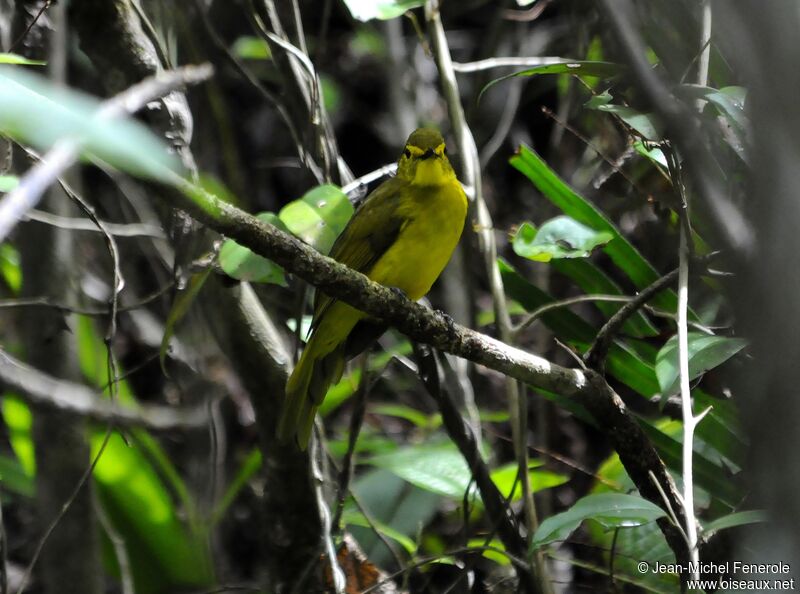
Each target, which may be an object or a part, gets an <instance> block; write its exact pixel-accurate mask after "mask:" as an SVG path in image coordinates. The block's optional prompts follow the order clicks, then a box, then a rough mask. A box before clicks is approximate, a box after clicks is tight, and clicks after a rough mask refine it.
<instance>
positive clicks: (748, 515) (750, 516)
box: [703, 510, 769, 538]
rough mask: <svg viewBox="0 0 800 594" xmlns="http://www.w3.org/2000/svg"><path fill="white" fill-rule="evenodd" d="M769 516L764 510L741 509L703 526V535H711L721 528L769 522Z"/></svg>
mask: <svg viewBox="0 0 800 594" xmlns="http://www.w3.org/2000/svg"><path fill="white" fill-rule="evenodd" d="M768 520H769V516H768V515H767V512H766V511H764V510H751V511H740V512H735V513H732V514H728V515H727V516H722V517H721V518H717V519H716V520H713V521H711V522H709V523H708V524H706V525H705V526H703V536H704V537H705V538H707V537H709V536H711V535H712V534H714V533H715V532H718V531H720V530H727V529H728V528H736V527H738V526H747V525H749V524H758V523H763V522H767V521H768Z"/></svg>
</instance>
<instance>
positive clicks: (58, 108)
mask: <svg viewBox="0 0 800 594" xmlns="http://www.w3.org/2000/svg"><path fill="white" fill-rule="evenodd" d="M99 108H100V102H99V101H97V100H96V99H95V98H93V97H90V96H88V95H85V94H83V93H79V92H77V91H72V90H70V89H66V88H63V87H60V86H58V85H54V84H52V83H50V82H49V81H47V80H46V79H45V78H43V77H41V76H39V75H36V74H33V73H31V72H27V71H24V70H21V69H15V68H11V67H7V66H3V67H0V132H2V133H3V134H6V135H8V136H10V137H12V138H13V139H15V140H17V141H19V142H22V143H25V144H30V145H33V146H35V147H36V148H38V149H40V150H46V149H48V148H50V147H51V146H52V145H53V144H55V143H56V142H57V141H59V140H62V139H65V138H70V139H73V140H75V141H76V142H78V143H79V146H80V149H81V154H82V156H83V157H84V158H95V159H99V160H101V161H105V162H106V163H108V164H109V165H111V166H113V167H115V168H116V169H119V170H120V171H125V172H127V173H131V174H133V175H136V176H139V177H143V178H148V179H153V180H157V181H162V182H167V183H172V182H174V179H175V175H176V174H180V173H182V171H183V168H182V166H181V163H180V160H179V159H178V157H177V156H176V155H175V154H173V153H171V152H170V151H169V150H168V149H167V146H166V144H165V143H164V142H162V141H161V139H159V138H158V137H157V136H156V135H154V134H153V133H152V132H150V130H148V129H147V128H146V127H145V126H144V125H143V124H141V123H139V122H138V121H136V120H135V119H133V118H118V119H113V120H110V119H102V118H99V117H97V116H98V110H99Z"/></svg>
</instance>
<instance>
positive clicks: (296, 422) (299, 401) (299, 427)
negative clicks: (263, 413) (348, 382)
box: [278, 333, 345, 450]
mask: <svg viewBox="0 0 800 594" xmlns="http://www.w3.org/2000/svg"><path fill="white" fill-rule="evenodd" d="M317 335H318V333H315V334H314V335H313V336H312V337H311V340H309V341H308V344H307V345H306V348H305V350H304V351H303V354H302V355H301V356H300V360H299V361H298V362H297V366H296V367H295V368H294V371H292V375H291V376H289V381H288V382H287V383H286V399H285V400H284V403H283V411H282V412H281V418H280V421H279V422H278V439H280V440H281V441H283V442H287V441H289V440H290V439H292V438H293V437H294V438H295V439H296V440H297V445H298V446H300V449H303V450H305V449H306V447H308V440H309V438H310V437H311V430H312V428H313V426H314V416H315V415H316V414H317V408H318V407H319V405H320V404H322V401H323V400H324V398H325V393H326V392H327V391H328V388H329V387H330V385H331V384H333V383H336V382H338V381H339V380H340V379H341V378H342V373H343V371H344V364H345V356H344V344H343V343H342V344H338V345H336V346H335V347H334V348H333V350H332V351H329V352H324V351H323V350H322V348H321V346H322V345H320V344H319V342H318V341H317V340H315V339H316V338H317Z"/></svg>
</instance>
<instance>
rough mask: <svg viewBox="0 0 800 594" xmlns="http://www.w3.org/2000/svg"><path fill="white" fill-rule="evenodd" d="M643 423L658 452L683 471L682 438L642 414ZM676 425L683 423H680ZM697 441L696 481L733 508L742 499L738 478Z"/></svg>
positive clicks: (668, 463)
mask: <svg viewBox="0 0 800 594" xmlns="http://www.w3.org/2000/svg"><path fill="white" fill-rule="evenodd" d="M701 424H702V423H701ZM639 425H640V426H641V427H642V430H643V431H644V432H645V434H647V437H648V438H650V441H652V442H653V445H654V446H655V447H656V450H658V455H659V456H660V457H661V459H662V460H663V461H664V463H665V464H666V465H667V466H668V467H669V468H671V469H672V470H674V471H676V472H681V469H682V464H683V449H682V448H683V446H682V445H681V442H680V441H678V440H677V439H675V438H674V437H672V436H670V435H668V434H667V433H666V432H665V431H663V430H661V429H660V428H658V427H656V426H655V425H653V424H651V423H649V422H648V421H646V420H645V419H642V418H640V419H639ZM676 425H677V426H679V424H677V423H676ZM694 445H695V448H694V456H693V458H694V481H695V485H696V486H698V487H700V488H701V489H703V490H704V491H706V493H708V494H710V495H711V496H712V497H714V499H717V500H719V501H720V502H721V503H723V504H725V506H726V507H729V508H733V507H734V506H736V505H738V503H739V501H741V498H742V493H741V492H740V489H739V487H738V486H737V485H736V484H735V483H734V481H732V480H731V478H730V476H729V473H728V472H727V471H726V470H725V469H723V468H722V467H721V466H720V465H719V464H717V463H714V462H712V461H711V460H709V458H708V457H707V456H705V455H704V454H703V453H702V452H700V451H698V445H699V444H694Z"/></svg>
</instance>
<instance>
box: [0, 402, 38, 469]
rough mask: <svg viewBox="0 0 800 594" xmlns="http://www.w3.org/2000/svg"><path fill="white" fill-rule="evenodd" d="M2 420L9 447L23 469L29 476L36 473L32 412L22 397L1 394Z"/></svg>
mask: <svg viewBox="0 0 800 594" xmlns="http://www.w3.org/2000/svg"><path fill="white" fill-rule="evenodd" d="M2 412H3V421H5V424H6V427H7V429H8V440H9V442H10V443H11V449H13V450H14V454H16V456H17V460H19V463H20V464H21V466H22V469H23V471H24V472H25V474H27V475H28V476H29V477H33V476H35V475H36V455H35V454H34V450H33V437H32V434H31V431H32V429H33V414H32V413H31V409H30V408H29V407H28V405H27V404H26V403H25V401H24V400H22V398H20V397H19V396H16V395H14V394H8V393H7V394H3V403H2Z"/></svg>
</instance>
